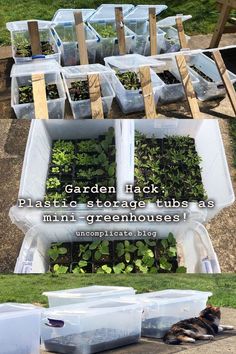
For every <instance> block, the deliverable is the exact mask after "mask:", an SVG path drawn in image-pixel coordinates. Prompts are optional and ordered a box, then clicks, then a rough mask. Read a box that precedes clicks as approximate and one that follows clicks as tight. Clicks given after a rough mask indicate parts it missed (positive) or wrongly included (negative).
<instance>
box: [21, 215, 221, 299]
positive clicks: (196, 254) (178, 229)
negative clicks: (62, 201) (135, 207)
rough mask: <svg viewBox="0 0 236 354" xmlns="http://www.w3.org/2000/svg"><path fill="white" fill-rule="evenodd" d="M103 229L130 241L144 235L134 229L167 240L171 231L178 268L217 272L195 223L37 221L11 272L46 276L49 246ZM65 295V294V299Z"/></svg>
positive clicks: (201, 230)
mask: <svg viewBox="0 0 236 354" xmlns="http://www.w3.org/2000/svg"><path fill="white" fill-rule="evenodd" d="M21 223H22V219H21ZM40 223H41V224H40ZM104 230H107V232H109V231H116V230H119V231H127V230H128V231H130V232H132V233H133V236H132V239H143V236H138V234H137V230H139V231H140V232H142V231H145V232H151V233H153V232H154V233H156V234H157V237H158V238H161V239H163V238H166V237H167V236H168V234H169V232H172V233H173V234H174V236H175V238H176V241H177V249H178V260H179V265H180V266H185V267H186V268H187V273H220V266H219V263H218V259H217V255H216V254H215V251H214V248H213V246H212V243H211V240H210V237H209V234H208V232H207V230H206V228H205V227H204V226H203V225H202V224H201V223H199V222H196V221H189V222H180V223H168V224H166V223H159V224H154V223H122V224H120V225H117V224H116V223H109V224H104V223H99V224H93V225H90V226H88V224H87V223H86V222H77V223H74V224H73V225H71V224H67V225H65V224H64V225H62V224H55V223H51V224H48V225H45V224H43V223H42V221H41V219H40V218H39V220H38V223H37V226H34V227H32V228H31V229H30V230H29V231H28V232H27V233H26V235H25V238H24V241H23V243H22V247H21V250H20V254H19V257H18V258H17V263H16V266H15V270H14V272H15V273H46V272H47V271H48V269H49V257H48V254H47V251H48V249H49V248H50V246H51V243H53V242H59V243H62V242H78V241H80V242H89V241H93V240H94V235H95V234H94V232H100V231H101V232H102V231H104ZM77 231H80V232H89V233H90V234H89V235H86V236H76V232H77ZM106 239H108V240H114V237H113V238H112V237H109V236H106ZM118 239H119V240H122V239H124V237H122V236H117V237H116V240H118ZM157 276H158V274H157ZM56 294H57V293H56ZM59 295H60V293H59ZM66 296H67V294H66V292H65V296H64V297H66ZM68 296H69V295H68ZM73 296H74V295H71V294H70V300H69V301H71V298H72V297H73ZM53 301H54V303H53V304H54V306H55V301H56V300H55V299H54V300H53ZM63 301H64V299H63ZM49 304H50V298H49Z"/></svg>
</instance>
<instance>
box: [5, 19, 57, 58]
mask: <svg viewBox="0 0 236 354" xmlns="http://www.w3.org/2000/svg"><path fill="white" fill-rule="evenodd" d="M37 22H38V27H39V34H40V41H41V42H42V41H48V42H49V43H50V44H51V46H52V49H53V51H54V54H48V55H38V56H23V55H22V56H19V55H17V46H18V45H19V44H21V43H22V44H23V45H26V44H27V43H28V45H29V46H30V39H29V32H28V25H27V21H15V22H8V23H7V24H6V27H7V29H8V30H9V31H10V32H11V44H12V56H13V58H14V60H15V63H16V64H22V63H27V62H30V61H32V59H36V58H41V59H42V58H44V59H53V60H56V61H57V62H58V63H59V64H60V61H61V54H60V51H59V49H58V43H57V42H56V41H55V39H54V37H53V35H52V33H51V30H50V25H51V22H50V21H37Z"/></svg>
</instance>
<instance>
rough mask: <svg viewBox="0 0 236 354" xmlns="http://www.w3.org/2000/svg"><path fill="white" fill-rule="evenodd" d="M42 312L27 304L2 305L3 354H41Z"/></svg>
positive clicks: (0, 329)
mask: <svg viewBox="0 0 236 354" xmlns="http://www.w3.org/2000/svg"><path fill="white" fill-rule="evenodd" d="M41 311H42V310H41V309H39V308H36V307H35V306H32V305H27V304H17V303H14V304H13V303H4V304H0V332H1V352H2V353H4V354H30V353H32V354H39V352H40V322H41Z"/></svg>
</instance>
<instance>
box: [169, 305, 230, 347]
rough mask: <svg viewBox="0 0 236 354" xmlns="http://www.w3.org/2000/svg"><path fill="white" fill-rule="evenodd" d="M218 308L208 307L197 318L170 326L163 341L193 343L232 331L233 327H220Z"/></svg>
mask: <svg viewBox="0 0 236 354" xmlns="http://www.w3.org/2000/svg"><path fill="white" fill-rule="evenodd" d="M220 318H221V312H220V308H219V307H214V306H212V305H208V306H207V307H206V308H205V309H204V310H203V311H201V313H200V316H199V317H194V318H190V319H187V320H183V321H179V322H177V323H175V324H174V325H173V326H171V328H170V330H169V331H168V332H167V333H166V334H165V336H164V338H163V341H164V342H165V343H166V344H181V343H194V342H195V341H196V340H197V339H201V340H212V339H214V337H215V335H216V334H217V333H220V332H223V331H227V330H233V329H234V327H233V326H223V325H220Z"/></svg>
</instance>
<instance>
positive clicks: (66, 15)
mask: <svg viewBox="0 0 236 354" xmlns="http://www.w3.org/2000/svg"><path fill="white" fill-rule="evenodd" d="M76 11H80V12H82V16H83V21H84V22H86V21H87V20H88V18H89V17H90V16H91V15H92V14H93V13H94V12H95V11H96V10H95V9H59V10H57V11H56V12H55V14H54V16H53V19H52V23H54V24H55V23H56V24H58V23H62V24H66V23H73V22H75V18H74V12H76Z"/></svg>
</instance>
